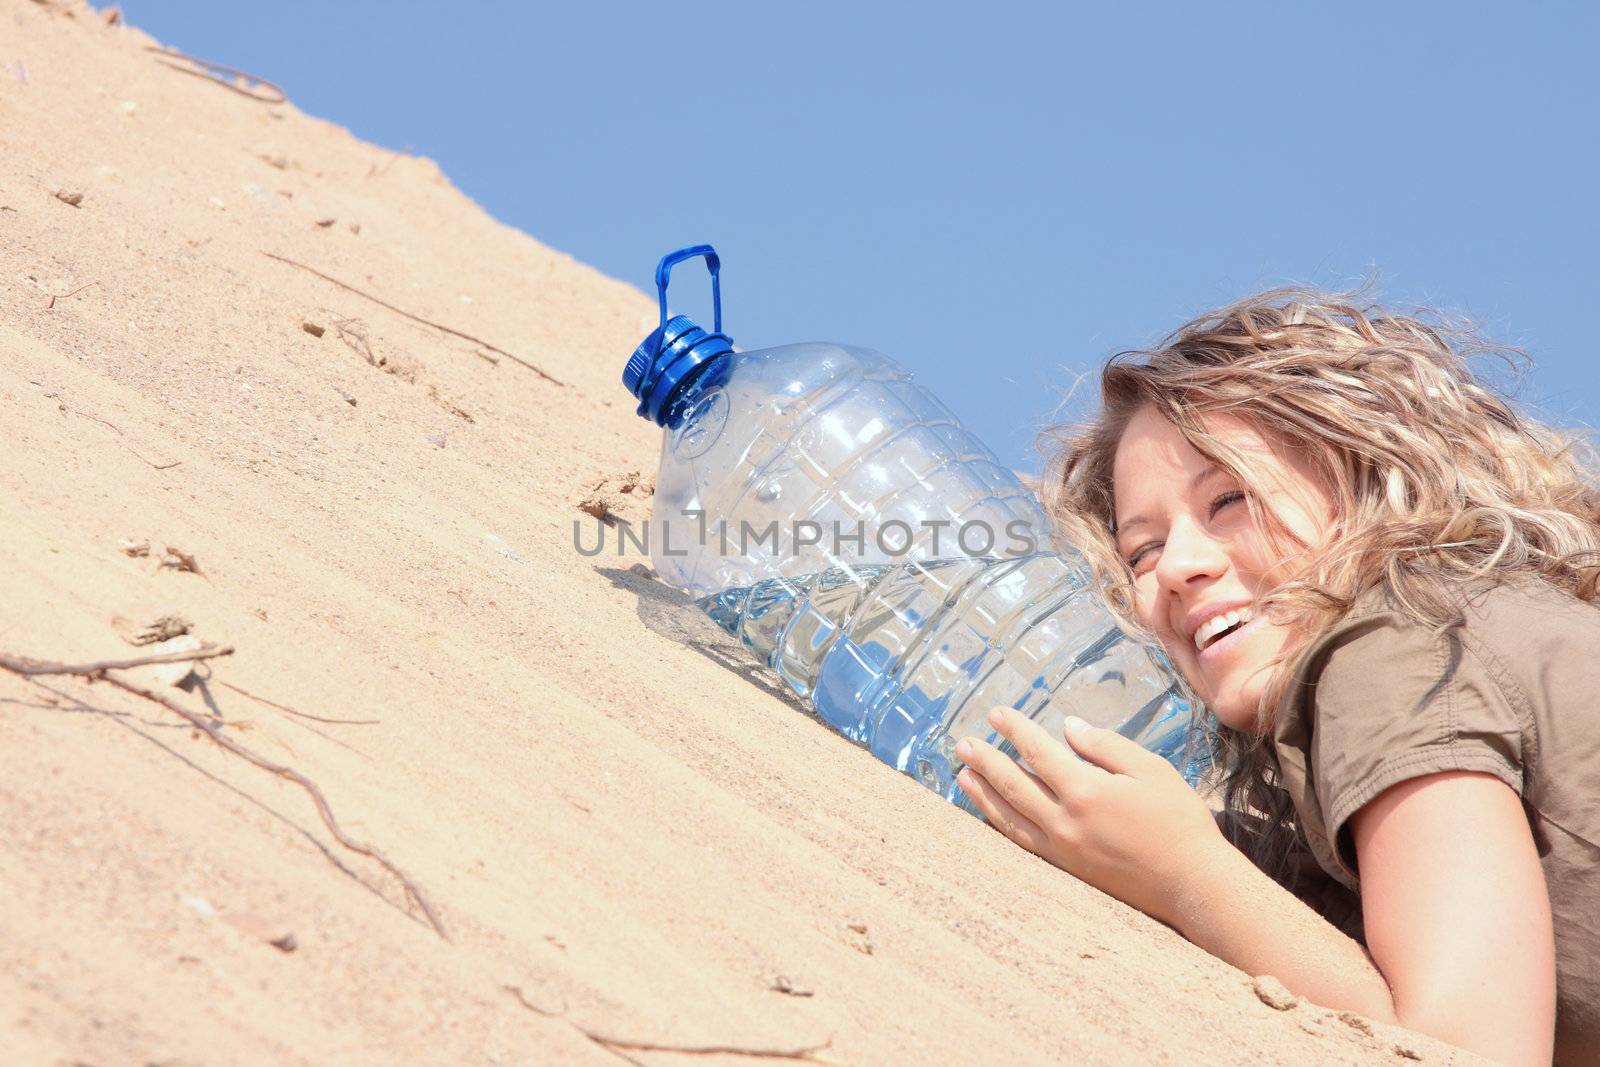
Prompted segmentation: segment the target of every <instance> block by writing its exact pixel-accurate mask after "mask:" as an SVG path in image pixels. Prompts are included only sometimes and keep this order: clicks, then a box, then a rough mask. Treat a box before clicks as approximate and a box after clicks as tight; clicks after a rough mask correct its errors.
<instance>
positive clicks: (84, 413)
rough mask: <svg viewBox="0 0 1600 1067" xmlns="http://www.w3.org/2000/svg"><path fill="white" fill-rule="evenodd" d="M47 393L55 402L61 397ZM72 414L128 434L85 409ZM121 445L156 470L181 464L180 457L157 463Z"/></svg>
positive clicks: (62, 407) (132, 448)
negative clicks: (168, 461) (169, 461)
mask: <svg viewBox="0 0 1600 1067" xmlns="http://www.w3.org/2000/svg"><path fill="white" fill-rule="evenodd" d="M47 395H49V396H51V397H54V398H55V399H56V400H57V402H60V399H61V398H60V395H59V394H56V393H49V394H47ZM61 410H62V411H65V410H67V405H66V404H64V403H63V404H61ZM73 414H74V415H77V416H78V417H80V418H85V419H89V420H90V421H91V422H98V423H99V424H100V425H101V426H104V427H106V428H107V429H109V430H112V431H114V432H115V433H116V435H117V436H118V437H127V436H128V435H127V434H125V433H123V432H122V427H120V426H118V425H116V424H115V423H110V422H107V421H106V420H105V419H102V418H101V417H100V416H98V415H91V414H89V413H88V412H87V411H73ZM122 447H123V448H126V449H127V450H128V451H129V452H132V453H133V455H134V456H135V458H137V459H138V460H139V461H140V462H141V463H144V464H146V465H147V466H151V467H154V468H155V469H156V470H158V471H169V470H171V469H172V468H173V467H181V466H183V460H181V459H175V460H173V461H172V462H171V463H157V462H156V461H155V460H153V459H150V458H149V457H147V456H143V455H140V453H139V450H138V449H136V448H134V447H133V446H132V445H130V444H128V442H127V441H123V442H122Z"/></svg>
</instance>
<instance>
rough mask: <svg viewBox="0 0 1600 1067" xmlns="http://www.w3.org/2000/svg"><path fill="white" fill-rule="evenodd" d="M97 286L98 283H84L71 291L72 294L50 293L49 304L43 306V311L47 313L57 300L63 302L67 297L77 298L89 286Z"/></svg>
mask: <svg viewBox="0 0 1600 1067" xmlns="http://www.w3.org/2000/svg"><path fill="white" fill-rule="evenodd" d="M99 284H100V283H99V282H85V283H84V284H82V285H80V286H78V287H77V288H76V289H74V290H72V292H70V293H51V294H50V302H49V303H48V304H46V305H45V306H44V309H45V310H46V311H49V310H50V309H51V308H53V307H55V306H56V301H57V300H65V299H67V298H68V297H69V296H77V295H78V294H79V293H81V292H83V291H84V290H85V289H87V288H89V286H91V285H99Z"/></svg>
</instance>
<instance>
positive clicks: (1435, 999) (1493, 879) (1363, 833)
mask: <svg viewBox="0 0 1600 1067" xmlns="http://www.w3.org/2000/svg"><path fill="white" fill-rule="evenodd" d="M1351 828H1352V830H1353V832H1354V836H1355V845H1356V859H1357V862H1358V863H1359V864H1360V869H1361V912H1362V920H1363V922H1364V923H1365V925H1366V937H1367V945H1368V947H1369V949H1370V950H1371V952H1372V958H1373V959H1374V960H1375V961H1376V962H1377V964H1378V966H1379V968H1381V969H1382V971H1383V973H1384V975H1385V977H1387V978H1388V980H1389V986H1390V988H1391V989H1393V990H1394V1004H1395V1012H1396V1014H1397V1015H1398V1017H1399V1018H1400V1021H1401V1022H1402V1023H1403V1024H1404V1025H1406V1026H1409V1027H1411V1028H1412V1029H1414V1030H1420V1031H1422V1032H1423V1033H1427V1034H1432V1035H1433V1036H1435V1037H1439V1038H1442V1039H1443V1040H1445V1041H1449V1042H1451V1043H1452V1044H1456V1045H1460V1046H1461V1047H1462V1048H1467V1049H1471V1050H1472V1051H1474V1052H1478V1053H1481V1054H1482V1055H1485V1056H1488V1057H1490V1058H1491V1059H1495V1060H1499V1061H1500V1062H1502V1063H1537V1064H1548V1063H1549V1062H1550V1057H1551V1046H1552V1042H1553V1040H1554V1030H1555V938H1554V934H1553V933H1552V929H1551V921H1550V895H1549V892H1548V891H1547V890H1546V888H1545V883H1544V868H1543V867H1541V866H1540V863H1539V854H1538V851H1537V849H1536V848H1535V846H1534V842H1533V834H1532V832H1531V831H1529V829H1528V818H1527V815H1526V814H1525V813H1524V811H1523V807H1522V801H1521V799H1520V798H1519V797H1518V796H1517V794H1516V793H1515V792H1513V791H1512V790H1511V788H1510V787H1509V786H1507V785H1506V784H1505V783H1504V782H1502V781H1500V780H1499V779H1497V778H1495V777H1493V776H1492V775H1488V774H1477V773H1470V772H1466V771H1448V772H1445V773H1442V774H1430V775H1428V776H1426V777H1423V778H1413V779H1411V780H1409V781H1406V782H1401V783H1400V784H1399V785H1396V786H1394V787H1392V788H1390V789H1387V790H1385V791H1384V792H1382V793H1380V794H1379V795H1378V796H1377V797H1376V798H1374V799H1373V800H1372V801H1370V802H1368V803H1367V804H1366V805H1365V806H1364V807H1362V808H1361V810H1360V811H1358V812H1357V813H1356V814H1355V816H1354V817H1353V818H1352V819H1351Z"/></svg>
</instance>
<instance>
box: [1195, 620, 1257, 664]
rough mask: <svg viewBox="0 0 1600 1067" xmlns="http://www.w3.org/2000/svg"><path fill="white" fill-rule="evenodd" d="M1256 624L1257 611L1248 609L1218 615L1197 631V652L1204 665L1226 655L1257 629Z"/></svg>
mask: <svg viewBox="0 0 1600 1067" xmlns="http://www.w3.org/2000/svg"><path fill="white" fill-rule="evenodd" d="M1255 623H1256V614H1255V611H1254V610H1253V609H1251V608H1247V607H1246V608H1238V609H1236V610H1234V611H1229V612H1226V613H1224V614H1222V615H1218V616H1217V617H1216V618H1214V619H1211V620H1209V621H1208V622H1206V624H1205V625H1203V626H1201V627H1200V628H1199V629H1198V630H1196V631H1195V634H1194V646H1195V652H1196V653H1197V654H1198V655H1199V657H1200V660H1201V662H1202V663H1203V662H1206V661H1208V660H1211V659H1213V658H1215V657H1217V656H1219V655H1222V654H1225V653H1226V652H1227V650H1228V649H1229V648H1232V647H1233V646H1234V645H1236V644H1237V643H1238V642H1239V639H1240V638H1241V637H1244V636H1246V635H1247V634H1248V633H1249V631H1251V630H1253V629H1254V628H1255Z"/></svg>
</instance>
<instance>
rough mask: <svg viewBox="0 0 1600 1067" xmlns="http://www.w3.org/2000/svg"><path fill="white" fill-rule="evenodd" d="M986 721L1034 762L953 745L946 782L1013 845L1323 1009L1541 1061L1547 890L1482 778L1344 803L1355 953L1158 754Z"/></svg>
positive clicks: (1504, 802) (1549, 1011) (1011, 717)
mask: <svg viewBox="0 0 1600 1067" xmlns="http://www.w3.org/2000/svg"><path fill="white" fill-rule="evenodd" d="M991 722H992V723H994V725H995V726H996V728H997V729H998V730H999V732H1000V733H1001V734H1002V735H1003V736H1005V737H1007V738H1008V739H1009V740H1010V741H1011V742H1012V743H1013V744H1014V745H1016V747H1017V749H1018V751H1019V752H1020V753H1021V755H1022V757H1023V758H1024V759H1025V760H1027V762H1028V764H1029V766H1031V767H1032V768H1034V770H1035V771H1037V772H1038V773H1037V774H1036V775H1034V774H1028V773H1027V772H1026V771H1024V770H1023V769H1022V768H1020V767H1018V766H1017V765H1016V764H1015V763H1013V762H1012V761H1011V760H1010V759H1009V758H1007V757H1006V756H1004V755H1003V754H1002V753H1000V752H999V750H997V749H995V748H993V747H992V746H989V745H986V744H983V743H981V742H978V741H975V740H974V739H967V740H966V741H964V742H963V743H962V746H961V747H959V748H958V750H957V753H958V755H960V756H961V757H962V758H963V759H965V760H967V762H968V764H969V766H968V769H967V770H965V771H963V773H962V776H961V784H962V788H963V789H965V790H966V791H967V793H968V795H969V796H971V797H972V798H973V800H974V801H975V802H976V803H977V804H978V806H979V807H980V808H981V809H982V810H983V811H984V813H985V814H986V815H987V816H988V817H989V820H990V822H991V823H992V824H993V825H995V826H996V827H997V828H999V829H1000V830H1001V831H1002V832H1003V833H1005V834H1006V835H1007V836H1008V837H1010V838H1012V839H1013V840H1014V841H1016V842H1017V843H1018V844H1021V845H1022V846H1023V847H1025V848H1028V849H1029V850H1030V851H1033V852H1036V853H1038V854H1039V855H1040V856H1042V857H1044V858H1045V859H1048V860H1050V861H1051V862H1052V863H1054V864H1056V865H1057V866H1059V867H1062V868H1063V869H1065V870H1067V871H1069V872H1071V873H1073V874H1075V875H1077V876H1079V877H1080V878H1083V879H1084V880H1085V881H1088V882H1090V883H1091V884H1093V885H1096V886H1098V887H1099V888H1101V889H1103V890H1104V891H1106V892H1108V893H1110V894H1112V895H1113V896H1116V897H1118V898H1120V899H1122V900H1124V901H1126V902H1128V903H1130V904H1133V905H1134V906H1135V907H1138V908H1140V909H1141V910H1143V911H1145V912H1147V913H1149V914H1150V915H1152V916H1154V917H1155V918H1157V919H1160V920H1162V921H1163V922H1166V923H1168V924H1169V925H1171V926H1173V927H1175V928H1177V929H1178V930H1179V931H1180V932H1181V933H1183V935H1184V936H1185V937H1187V938H1188V939H1189V940H1191V941H1193V942H1194V943H1195V944H1197V945H1199V946H1200V947H1202V948H1204V949H1206V950H1207V951H1209V952H1211V953H1212V954H1213V955H1216V956H1219V957H1221V958H1222V959H1224V960H1227V961H1228V962H1229V963H1232V964H1233V965H1234V966H1236V967H1239V968H1240V969H1241V970H1244V971H1247V972H1249V973H1251V974H1272V975H1274V976H1276V977H1277V978H1279V979H1280V980H1281V981H1283V983H1284V984H1285V985H1286V986H1288V987H1289V988H1290V989H1291V990H1293V991H1294V992H1296V993H1300V994H1302V995H1304V996H1306V997H1307V998H1309V999H1310V1000H1312V1001H1313V1002H1315V1003H1318V1004H1321V1005H1323V1006H1324V1007H1329V1008H1338V1009H1348V1010H1352V1011H1357V1012H1360V1013H1361V1014H1363V1015H1367V1016H1369V1017H1372V1018H1374V1019H1378V1020H1381V1021H1385V1022H1397V1023H1399V1024H1401V1025H1403V1026H1408V1027H1410V1028H1412V1029H1415V1030H1419V1031H1421V1032H1424V1033H1428V1034H1431V1035H1433V1036H1436V1037H1439V1038H1442V1039H1443V1040H1446V1041H1450V1042H1452V1043H1455V1044H1457V1045H1460V1046H1462V1047H1464V1048H1469V1049H1472V1050H1473V1051H1476V1052H1480V1053H1482V1054H1484V1055H1488V1056H1492V1057H1495V1058H1497V1059H1501V1060H1502V1061H1504V1062H1508V1063H1518V1062H1527V1063H1544V1064H1547V1063H1549V1062H1550V1045H1551V1035H1552V1031H1553V1019H1554V949H1553V947H1552V946H1553V941H1552V936H1551V932H1550V911H1549V899H1548V896H1547V895H1546V893H1545V889H1544V881H1543V874H1542V871H1541V869H1540V867H1539V863H1538V856H1537V854H1536V853H1535V851H1534V848H1533V841H1532V835H1531V834H1530V832H1529V831H1528V826H1527V822H1526V821H1525V819H1524V817H1523V815H1522V808H1521V803H1520V801H1518V800H1517V797H1516V794H1515V793H1513V792H1512V791H1511V790H1510V789H1509V788H1507V787H1506V786H1505V785H1504V784H1502V783H1500V782H1499V781H1498V780H1496V779H1493V778H1489V777H1487V776H1484V775H1475V774H1442V775H1430V776H1428V777H1426V778H1419V779H1413V780H1412V781H1410V782H1406V783H1403V784H1401V785H1398V786H1395V787H1394V788H1392V789H1390V790H1388V791H1387V792H1385V793H1383V794H1381V795H1380V796H1379V797H1377V798H1376V799H1374V800H1373V801H1371V802H1369V803H1368V804H1367V805H1366V806H1365V807H1364V808H1362V810H1361V811H1360V812H1359V813H1357V815H1356V816H1355V818H1354V820H1353V827H1354V831H1355V837H1356V848H1357V859H1358V862H1359V863H1360V866H1361V877H1362V890H1363V898H1362V904H1363V916H1364V921H1365V922H1366V924H1367V936H1368V940H1369V942H1370V944H1371V945H1372V954H1371V955H1370V956H1369V955H1368V953H1367V952H1366V951H1365V950H1363V949H1362V948H1361V946H1360V945H1358V944H1357V943H1356V942H1354V941H1352V940H1350V939H1349V938H1348V937H1346V936H1345V935H1344V934H1342V933H1340V932H1339V931H1338V930H1336V929H1334V928H1333V927H1332V926H1330V925H1329V924H1328V923H1326V922H1324V921H1323V920H1322V918H1321V917H1320V916H1318V915H1317V914H1316V913H1315V912H1313V911H1312V910H1311V909H1310V908H1309V907H1307V906H1306V905H1305V904H1304V903H1302V902H1301V901H1300V900H1299V899H1298V898H1296V897H1295V896H1294V895H1293V894H1291V893H1289V892H1288V891H1287V890H1285V889H1284V888H1283V887H1281V886H1279V885H1278V884H1277V883H1276V882H1274V881H1272V879H1270V878H1268V877H1267V876H1266V875H1265V874H1263V873H1262V872H1261V871H1260V870H1259V869H1257V868H1256V866H1255V865H1254V864H1252V863H1251V862H1250V861H1249V860H1248V859H1247V858H1246V857H1245V856H1244V855H1243V854H1242V853H1241V852H1239V851H1238V850H1237V849H1235V848H1234V847H1233V846H1232V845H1231V844H1229V843H1228V842H1227V840H1226V839H1225V838H1224V837H1223V836H1222V834H1221V833H1220V831H1218V830H1217V828H1216V824H1215V822H1214V821H1213V820H1212V818H1211V814H1210V812H1209V811H1208V810H1207V809H1206V808H1205V805H1204V804H1203V803H1202V802H1201V801H1200V799H1199V798H1198V797H1197V796H1196V795H1195V794H1194V793H1193V791H1192V790H1190V789H1189V788H1188V786H1187V785H1185V784H1184V782H1183V780H1182V779H1181V778H1180V777H1179V776H1178V774H1177V772H1175V771H1174V770H1173V769H1172V768H1171V767H1170V766H1169V765H1168V764H1167V762H1166V761H1165V760H1163V759H1162V758H1161V757H1159V756H1156V755H1154V754H1153V753H1150V752H1147V751H1145V750H1144V749H1142V748H1141V747H1139V746H1138V745H1137V744H1135V743H1134V742H1132V741H1129V740H1127V739H1126V738H1123V737H1121V736H1119V735H1117V734H1116V733H1114V732H1112V731H1108V730H1096V729H1093V728H1089V727H1087V726H1082V725H1069V728H1068V734H1067V737H1068V741H1069V743H1070V744H1071V745H1072V747H1073V748H1074V749H1075V750H1076V751H1077V752H1078V753H1079V754H1080V755H1082V756H1083V757H1084V761H1079V760H1077V759H1075V758H1073V756H1072V755H1071V753H1069V752H1068V751H1067V750H1066V749H1065V748H1064V747H1063V746H1061V745H1060V744H1059V743H1057V742H1056V741H1055V740H1054V739H1053V738H1051V737H1049V736H1048V735H1047V734H1045V733H1044V731H1043V730H1042V729H1040V728H1039V727H1038V725H1037V724H1035V723H1033V722H1031V721H1029V720H1028V719H1026V718H1024V717H1023V716H1020V715H1018V714H1016V713H1015V712H1012V711H1009V710H1006V711H1001V712H997V713H996V715H995V717H993V718H992V719H991ZM1491 787H1492V788H1491ZM1496 789H1498V790H1499V791H1500V792H1499V793H1498V794H1497V793H1496V792H1495V790H1496ZM1501 794H1503V795H1501ZM1513 816H1514V818H1513ZM1518 833H1520V838H1519V837H1518Z"/></svg>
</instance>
